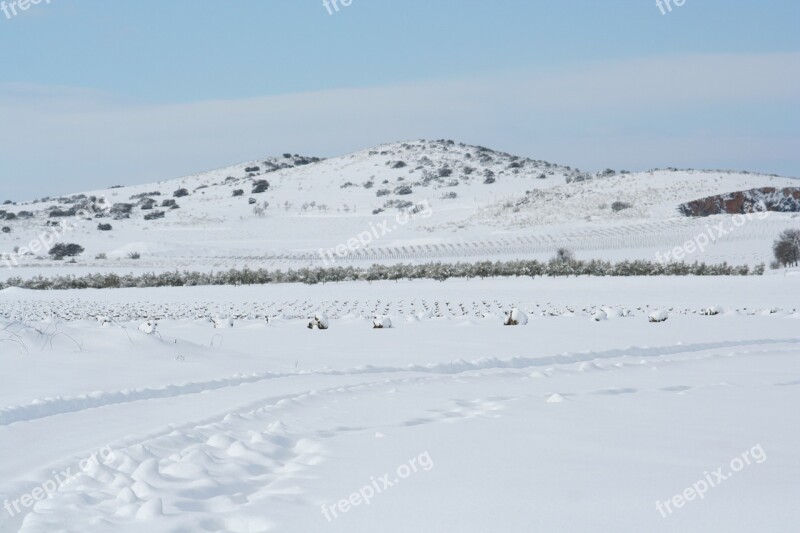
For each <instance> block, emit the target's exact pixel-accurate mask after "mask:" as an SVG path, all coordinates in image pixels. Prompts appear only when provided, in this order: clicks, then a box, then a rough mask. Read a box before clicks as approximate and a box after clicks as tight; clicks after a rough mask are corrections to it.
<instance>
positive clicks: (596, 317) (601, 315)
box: [592, 309, 608, 322]
mask: <svg viewBox="0 0 800 533" xmlns="http://www.w3.org/2000/svg"><path fill="white" fill-rule="evenodd" d="M603 320H608V313H606V312H605V311H603V310H602V309H598V310H597V311H595V312H594V313H592V321H593V322H602V321H603Z"/></svg>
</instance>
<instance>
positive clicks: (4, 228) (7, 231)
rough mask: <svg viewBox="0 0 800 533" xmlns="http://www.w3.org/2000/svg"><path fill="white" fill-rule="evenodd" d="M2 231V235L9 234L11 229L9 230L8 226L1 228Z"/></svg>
mask: <svg viewBox="0 0 800 533" xmlns="http://www.w3.org/2000/svg"><path fill="white" fill-rule="evenodd" d="M2 231H3V233H11V228H9V227H8V226H3V230H2Z"/></svg>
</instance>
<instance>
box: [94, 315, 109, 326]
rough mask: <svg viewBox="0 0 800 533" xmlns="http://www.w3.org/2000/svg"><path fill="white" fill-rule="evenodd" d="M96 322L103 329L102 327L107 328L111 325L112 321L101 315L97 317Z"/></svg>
mask: <svg viewBox="0 0 800 533" xmlns="http://www.w3.org/2000/svg"><path fill="white" fill-rule="evenodd" d="M97 322H98V323H99V324H100V326H101V327H104V326H107V325H109V324H111V322H112V320H111V319H110V318H108V317H107V316H102V315H101V316H98V317H97Z"/></svg>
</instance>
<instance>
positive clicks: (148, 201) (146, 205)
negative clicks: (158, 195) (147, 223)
mask: <svg viewBox="0 0 800 533" xmlns="http://www.w3.org/2000/svg"><path fill="white" fill-rule="evenodd" d="M155 205H156V201H155V200H153V199H152V198H144V199H143V200H141V203H140V206H141V208H142V209H144V210H145V211H147V210H150V209H153V206H155Z"/></svg>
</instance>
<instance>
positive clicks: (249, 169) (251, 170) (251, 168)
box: [244, 167, 261, 172]
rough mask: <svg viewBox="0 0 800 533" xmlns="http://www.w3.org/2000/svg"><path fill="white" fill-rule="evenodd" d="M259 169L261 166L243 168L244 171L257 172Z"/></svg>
mask: <svg viewBox="0 0 800 533" xmlns="http://www.w3.org/2000/svg"><path fill="white" fill-rule="evenodd" d="M260 170H261V167H247V168H246V169H244V171H245V172H259V171H260Z"/></svg>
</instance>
